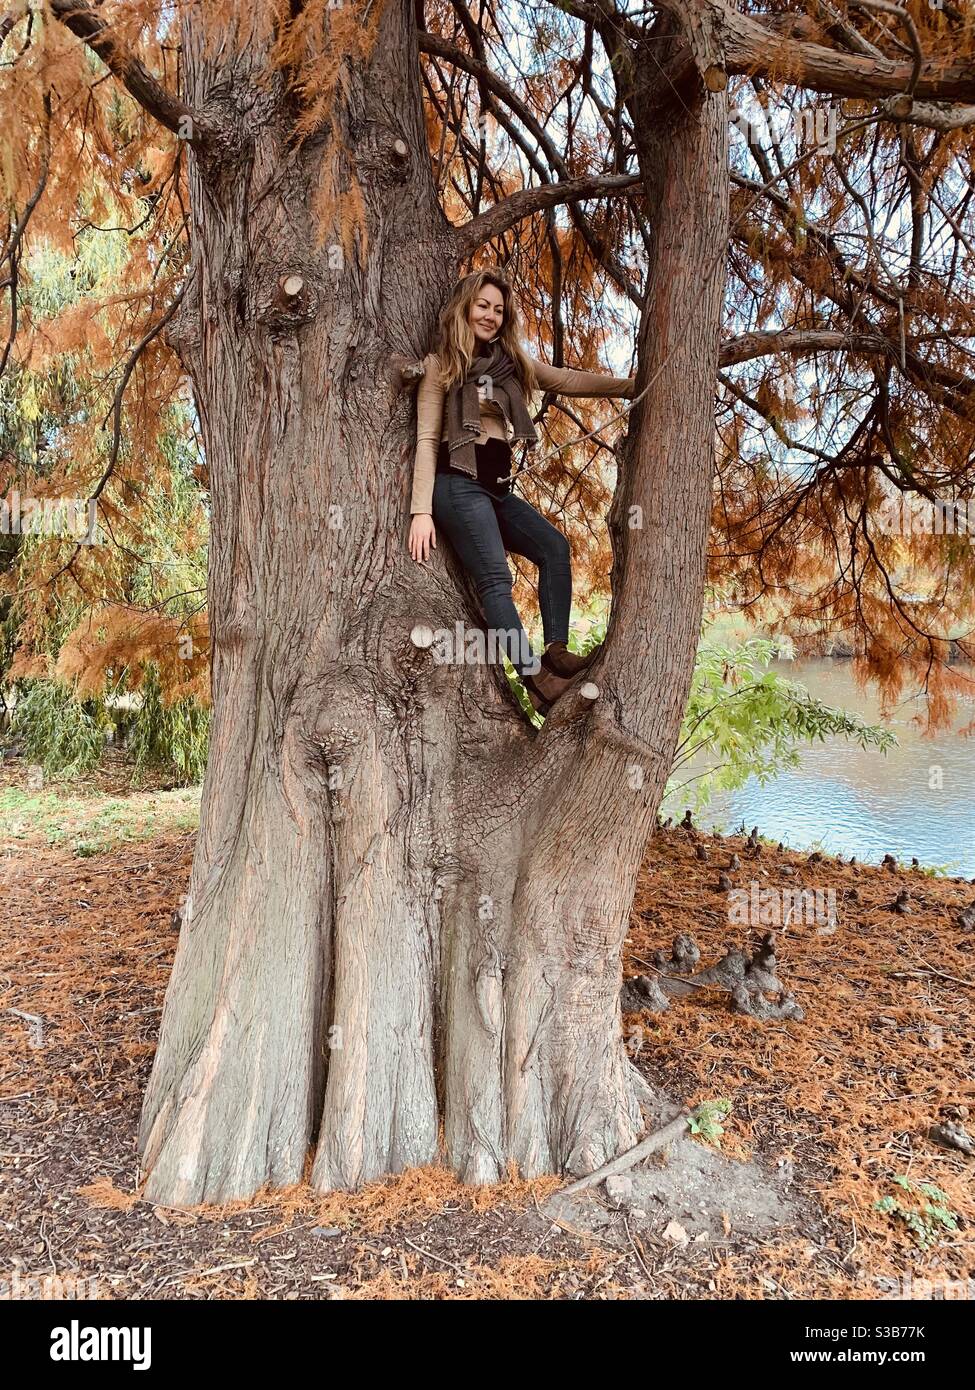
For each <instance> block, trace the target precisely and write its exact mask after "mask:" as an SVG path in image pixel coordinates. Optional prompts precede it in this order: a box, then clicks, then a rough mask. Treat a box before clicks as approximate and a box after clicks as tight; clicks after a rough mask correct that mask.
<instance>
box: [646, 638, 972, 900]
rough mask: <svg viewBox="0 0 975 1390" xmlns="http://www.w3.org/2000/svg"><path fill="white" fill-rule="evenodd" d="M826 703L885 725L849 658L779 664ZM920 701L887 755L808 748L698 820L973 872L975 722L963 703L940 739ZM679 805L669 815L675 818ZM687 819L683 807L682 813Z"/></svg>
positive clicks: (831, 742)
mask: <svg viewBox="0 0 975 1390" xmlns="http://www.w3.org/2000/svg"><path fill="white" fill-rule="evenodd" d="M775 669H776V670H777V671H779V672H781V674H782V675H784V676H787V677H788V678H790V679H792V680H796V681H800V682H801V683H802V684H803V685H805V686H806V688H807V689H808V690H809V691H810V693H811V694H813V695H815V696H817V697H818V698H819V699H821V700H823V701H825V702H826V703H827V704H830V705H833V706H836V707H838V708H842V709H848V710H853V711H855V712H856V713H857V714H860V715H862V716H863V717H864V718H866V719H868V720H869V721H870V722H871V723H880V722H881V721H880V716H879V702H878V700H877V699H876V697H875V696H874V695H873V694H872V693H870V692H868V693H866V694H864V693H862V692H861V691H860V690H858V689H857V686H856V683H855V682H854V679H853V673H852V667H851V663H850V662H849V661H842V660H835V661H834V660H830V659H828V658H827V659H823V660H819V661H802V662H798V661H796V662H778V663H776V664H775ZM919 711H920V712H923V701H922V699H921V698H920V697H917V696H915V697H914V698H913V699H907V700H904V701H902V702H901V703H900V704H899V705H898V706H897V708H896V709H895V710H894V711H893V714H892V716H891V718H890V720H889V722H888V727H890V728H891V729H893V731H894V733H895V734H896V735H897V738H898V740H899V746H898V747H896V748H892V749H891V750H890V752H888V753H886V754H885V753H881V752H878V751H877V750H875V749H867V750H862V749H860V748H858V747H857V746H856V745H855V744H852V743H848V742H847V741H846V740H845V739H828V740H827V741H826V742H825V743H817V744H815V745H808V746H806V747H804V748H803V749H802V750H801V759H802V761H801V765H800V766H799V767H798V768H796V769H794V770H793V771H790V772H785V773H783V774H782V775H781V776H779V777H777V778H775V779H773V780H772V781H770V782H767V783H766V784H765V786H760V785H759V784H758V783H757V782H756V781H755V779H754V778H752V779H750V780H749V781H748V783H746V785H745V786H744V787H742V788H741V789H740V790H739V791H736V792H730V793H729V792H726V793H721V794H719V795H717V796H715V798H714V799H713V801H712V802H711V803H710V805H709V806H708V807H707V808H706V810H703V811H701V812H700V814H699V815H698V816H697V817H696V819H697V821H698V823H699V824H700V825H701V826H702V827H708V828H713V827H716V828H718V829H723V830H727V831H731V830H735V829H737V828H738V826H740V825H741V824H742V822H744V823H745V824H746V825H747V826H748V828H749V829H751V827H752V826H753V825H757V826H758V829H759V832H760V834H762V835H765V836H768V837H769V838H772V839H775V840H782V841H784V843H785V844H786V845H788V846H790V847H791V848H793V849H814V848H821V849H823V850H824V851H825V852H828V853H831V854H844V855H847V856H849V855H851V854H854V855H856V857H857V858H858V859H859V860H861V861H864V862H866V863H878V862H879V861H880V860H881V859H882V858H883V856H884V855H885V854H892V855H894V857H895V858H896V859H898V860H901V861H906V862H907V863H908V864H909V863H910V862H911V859H912V858H913V857H916V858H917V859H918V860H919V861H920V863H921V864H922V865H924V866H925V867H938V866H942V867H947V869H948V871H949V872H950V873H951V874H953V875H964V876H965V877H966V878H968V877H973V876H975V737H971V736H966V735H960V734H958V733H957V732H955V730H957V729H959V728H961V727H962V726H963V725H965V724H967V723H968V722H969V721H970V720H971V719H972V718H973V716H975V704H973V703H970V702H968V701H965V702H963V703H961V704H960V705H959V713H958V716H957V718H956V719H955V722H954V726H953V729H951V730H945V731H944V732H943V733H940V734H938V735H936V736H935V737H934V738H933V739H932V738H926V737H923V736H922V734H921V733H920V731H919V729H918V728H917V726H916V725H915V724H913V723H912V721H913V719H914V718H915V716H916V715H917V714H918V712H919ZM672 805H673V807H674V808H676V807H677V806H678V805H679V799H678V798H674V799H673V802H672V803H671V802H668V804H667V810H666V812H665V814H670V815H674V816H675V819H676V818H678V817H677V816H676V813H675V810H672V809H671V806H672ZM680 812H681V814H683V807H682V806H681V808H680Z"/></svg>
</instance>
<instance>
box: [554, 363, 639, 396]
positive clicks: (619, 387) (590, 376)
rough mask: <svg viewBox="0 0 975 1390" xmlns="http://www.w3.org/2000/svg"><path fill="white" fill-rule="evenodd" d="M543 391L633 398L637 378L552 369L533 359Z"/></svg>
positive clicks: (567, 369)
mask: <svg viewBox="0 0 975 1390" xmlns="http://www.w3.org/2000/svg"><path fill="white" fill-rule="evenodd" d="M531 363H532V366H533V367H534V368H535V375H536V376H537V377H538V384H539V386H540V387H541V388H542V390H543V391H554V392H555V394H556V395H557V396H632V395H633V387H634V386H635V384H636V377H635V376H607V375H605V374H604V373H603V372H580V371H577V370H576V369H575V368H574V367H551V366H549V364H548V363H547V362H539V361H538V359H537V358H535V357H533V358H532V359H531Z"/></svg>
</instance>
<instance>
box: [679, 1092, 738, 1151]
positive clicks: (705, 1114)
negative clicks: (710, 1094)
mask: <svg viewBox="0 0 975 1390" xmlns="http://www.w3.org/2000/svg"><path fill="white" fill-rule="evenodd" d="M730 1113H731V1101H730V1100H706V1101H704V1102H702V1104H701V1105H698V1106H696V1107H695V1112H694V1113H693V1114H692V1115H690V1116H689V1117H688V1118H689V1121H690V1127H691V1133H692V1134H696V1135H698V1136H700V1138H701V1139H702V1140H703V1141H704V1143H705V1144H714V1145H715V1147H717V1148H720V1146H721V1139H722V1136H723V1135H724V1128H723V1126H722V1124H721V1121H722V1120H723V1119H724V1117H725V1116H726V1115H729V1114H730Z"/></svg>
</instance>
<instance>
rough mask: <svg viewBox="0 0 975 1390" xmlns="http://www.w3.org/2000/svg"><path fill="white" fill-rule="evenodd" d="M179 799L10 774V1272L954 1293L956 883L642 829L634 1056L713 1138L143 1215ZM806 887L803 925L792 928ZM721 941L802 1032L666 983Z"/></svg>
mask: <svg viewBox="0 0 975 1390" xmlns="http://www.w3.org/2000/svg"><path fill="white" fill-rule="evenodd" d="M197 799H198V798H197V796H196V794H195V793H193V792H190V791H183V790H179V789H170V788H166V787H164V786H159V785H156V786H152V785H149V786H144V787H142V788H141V789H138V790H136V789H133V788H132V785H131V773H130V770H129V768H128V767H127V765H126V764H125V761H124V759H123V758H122V757H121V756H119V755H115V756H114V757H113V758H112V759H110V760H107V761H106V764H105V766H104V767H103V768H102V769H101V770H100V771H99V773H98V774H97V775H95V776H93V777H91V778H89V779H86V782H85V784H84V786H83V787H78V786H77V785H69V786H67V787H62V788H50V787H47V788H44V787H41V788H37V787H35V786H33V785H32V784H31V781H30V777H29V770H28V769H27V768H26V767H25V766H24V765H23V763H22V762H21V761H20V760H19V759H17V758H12V759H8V760H6V761H5V762H4V763H3V764H2V766H0V881H2V883H3V886H4V907H5V911H4V913H3V915H2V918H0V1278H2V1279H6V1280H7V1281H8V1283H9V1280H10V1277H11V1276H12V1275H14V1274H17V1275H19V1276H20V1277H21V1278H22V1279H27V1278H31V1277H32V1278H35V1279H44V1278H45V1277H49V1276H53V1275H58V1276H60V1277H61V1278H62V1279H86V1280H95V1281H96V1282H95V1285H94V1286H93V1287H94V1288H95V1289H96V1290H97V1294H98V1296H100V1297H103V1298H175V1299H180V1298H234V1299H241V1298H243V1299H249V1298H254V1299H260V1298H296V1299H306V1298H345V1299H385V1298H394V1299H402V1298H450V1299H504V1298H531V1299H538V1298H540V1299H551V1298H555V1299H561V1298H569V1299H579V1298H583V1299H633V1298H692V1299H695V1298H725V1299H733V1298H747V1299H772V1300H775V1299H792V1298H809V1297H813V1298H862V1299H877V1298H885V1297H886V1298H890V1297H895V1298H896V1297H919V1296H920V1297H926V1296H934V1297H939V1296H944V1297H961V1296H962V1295H963V1294H966V1295H967V1296H968V1297H971V1296H972V1295H973V1294H975V1183H973V1181H972V1178H973V1172H975V1157H973V1156H972V1155H971V1153H970V1152H966V1151H965V1147H964V1143H965V1137H966V1135H970V1134H972V1133H973V1131H975V1116H973V1114H972V1108H973V1106H975V1082H973V1053H975V1048H973V1038H975V1027H973V1007H975V998H973V983H975V980H973V976H975V970H973V965H975V931H973V930H972V925H971V923H972V918H973V914H969V913H968V911H967V909H969V908H970V907H972V905H973V904H975V885H973V884H971V883H968V882H966V881H964V880H952V879H946V878H936V877H930V876H927V875H925V874H924V873H922V872H921V871H919V870H916V869H914V870H912V869H910V868H906V869H905V868H903V867H901V866H896V865H888V866H885V867H884V866H879V865H850V864H846V863H842V862H839V861H837V860H835V859H831V858H829V857H821V856H816V855H813V856H810V855H809V854H806V853H797V852H792V851H789V850H785V849H782V850H780V849H779V848H778V847H777V846H775V845H774V844H771V843H769V842H767V841H765V840H762V839H761V838H760V837H751V838H749V837H748V836H746V835H744V834H743V835H738V836H727V837H723V838H721V837H716V836H711V835H705V834H702V833H699V832H697V831H696V830H693V829H690V830H685V829H682V828H679V827H676V828H671V827H668V828H666V829H660V830H658V831H657V832H656V833H655V835H654V836H653V837H652V839H651V841H650V843H649V844H648V846H647V854H646V860H645V863H644V865H643V869H642V872H641V875H640V880H639V885H638V891H637V895H636V901H635V903H634V909H633V913H632V918H631V922H630V930H629V934H628V937H627V941H626V948H625V958H624V974H625V976H626V977H627V978H628V984H627V986H626V989H625V991H624V1008H625V1012H624V1030H625V1036H626V1045H627V1047H628V1049H629V1051H630V1054H631V1056H632V1057H633V1059H634V1061H635V1063H636V1065H637V1066H638V1067H639V1068H640V1070H641V1071H642V1072H643V1073H644V1075H645V1076H646V1077H647V1078H648V1080H649V1081H650V1082H651V1084H652V1085H653V1087H654V1088H656V1090H657V1094H658V1096H659V1098H660V1113H659V1117H658V1118H659V1119H661V1120H664V1119H667V1118H669V1117H670V1116H671V1115H672V1114H674V1113H675V1112H676V1111H677V1109H678V1107H679V1106H681V1105H686V1106H689V1107H699V1106H703V1107H704V1108H705V1110H708V1111H709V1112H710V1113H712V1114H713V1115H714V1116H717V1117H719V1118H718V1119H717V1120H716V1122H715V1123H713V1124H712V1125H711V1127H710V1128H709V1129H708V1130H707V1131H706V1132H705V1133H702V1134H699V1135H696V1136H692V1135H685V1136H683V1137H681V1138H679V1139H677V1140H675V1141H674V1142H673V1143H671V1144H670V1145H669V1146H668V1147H667V1148H666V1149H664V1150H663V1151H662V1152H661V1153H658V1154H655V1155H653V1156H652V1157H651V1158H649V1159H647V1160H646V1161H645V1162H644V1164H642V1165H641V1166H640V1167H639V1168H636V1169H633V1170H632V1171H631V1172H630V1173H628V1174H624V1175H621V1176H620V1177H619V1178H616V1179H610V1181H609V1183H608V1184H604V1183H600V1184H599V1185H597V1186H595V1187H593V1188H592V1189H591V1190H589V1191H588V1192H586V1193H583V1194H580V1195H578V1196H576V1197H575V1198H574V1199H573V1200H572V1202H571V1203H569V1202H568V1200H566V1202H563V1203H561V1204H560V1203H559V1199H558V1197H557V1195H556V1194H557V1193H558V1190H559V1189H560V1188H561V1187H562V1186H563V1184H562V1183H561V1182H560V1181H559V1180H558V1179H554V1178H552V1179H546V1180H543V1181H532V1182H526V1181H522V1180H521V1179H520V1178H519V1177H518V1175H517V1174H516V1173H512V1174H511V1176H510V1179H509V1180H508V1181H507V1182H505V1183H502V1184H499V1185H497V1186H493V1187H489V1188H464V1187H462V1186H461V1185H460V1184H458V1183H457V1182H456V1181H455V1180H454V1179H453V1178H452V1177H451V1176H450V1175H449V1174H448V1173H445V1172H443V1171H440V1170H437V1169H418V1170H414V1171H411V1172H408V1173H404V1174H401V1175H399V1176H397V1177H395V1178H393V1179H390V1180H389V1181H387V1182H382V1183H376V1184H373V1185H371V1186H370V1187H368V1188H366V1189H365V1190H363V1191H362V1192H359V1193H354V1194H348V1193H334V1194H328V1195H321V1194H317V1193H315V1192H314V1191H312V1190H311V1188H310V1187H308V1186H307V1185H298V1186H295V1187H293V1188H289V1189H286V1190H283V1191H275V1192H266V1193H262V1194H259V1195H258V1196H257V1197H255V1198H254V1199H253V1200H252V1201H250V1202H247V1203H232V1204H228V1205H226V1206H223V1207H219V1208H198V1209H192V1210H177V1209H171V1208H162V1207H159V1206H155V1205H152V1204H150V1203H148V1202H146V1201H144V1200H143V1199H142V1197H141V1192H140V1186H139V1181H138V1163H137V1155H136V1150H135V1135H136V1130H137V1125H138V1117H139V1107H140V1101H141V1096H142V1092H143V1089H144V1086H145V1083H146V1080H147V1077H148V1074H149V1068H150V1065H151V1062H152V1056H153V1050H154V1045H155V1037H156V1030H157V1027H158V1022H159V1014H160V1009H161V1006H162V999H163V993H164V990H165V986H166V981H167V978H168V973H169V969H170V965H171V962H172V957H173V953H174V951H175V947H176V942H177V939H178V938H177V932H176V930H175V929H174V927H173V925H172V917H173V912H174V910H175V909H176V908H177V907H178V906H179V904H180V901H181V899H182V896H183V894H184V892H185V887H186V883H187V880H188V876H189V870H190V862H191V857H192V851H193V839H194V833H195V831H194V822H195V808H196V801H197ZM753 885H754V886H753ZM797 889H807V890H809V895H810V896H809V897H808V898H807V899H805V900H804V901H805V902H806V903H807V904H808V905H809V906H810V907H811V906H812V905H813V903H815V909H816V910H815V914H813V912H812V911H806V912H805V915H804V916H803V915H802V914H800V915H799V916H798V917H797V915H796V913H795V912H793V920H791V921H784V920H783V917H784V916H787V915H788V904H789V897H788V892H789V891H791V892H793V897H792V902H793V905H794V904H795V902H796V898H795V895H794V890H797ZM736 893H737V894H739V895H740V896H738V897H733V896H732V895H733V894H736ZM746 897H747V902H748V904H749V912H750V916H747V917H746V918H745V919H744V920H743V919H742V914H741V910H740V908H741V904H742V903H743V902H745V900H746ZM898 901H899V902H900V906H899V907H895V906H894V905H895V903H897V902H898ZM732 902H734V903H737V904H738V909H737V910H736V912H735V913H732V914H729V903H732ZM756 904H757V913H756ZM783 905H784V908H783ZM824 905H826V910H825V911H824V910H822V909H823V907H824ZM780 908H783V910H780ZM678 937H681V938H689V939H690V941H691V943H692V945H691V946H689V945H688V942H687V941H684V942H683V943H682V945H681V947H680V948H679V950H678V952H677V953H676V954H673V943H674V941H675V939H676V938H678ZM763 941H764V945H763ZM729 948H730V949H732V950H742V951H744V952H745V953H746V954H747V955H749V956H750V955H752V954H753V953H754V952H755V951H756V950H760V949H763V950H764V951H765V953H766V956H765V958H764V959H766V960H767V958H768V953H769V952H770V951H771V952H774V959H775V965H774V970H775V973H776V975H777V978H778V979H779V981H780V982H781V984H782V985H783V986H784V987H785V989H787V990H788V991H789V992H790V993H791V995H792V996H793V997H794V1001H795V1004H796V1005H797V1006H798V1008H799V1010H801V1013H802V1017H801V1018H797V1017H775V1016H772V1017H766V1018H756V1017H753V1016H751V1015H750V1014H747V1013H742V1012H739V1011H738V1010H737V1008H736V1006H735V1000H734V996H733V995H732V994H731V993H730V992H729V989H728V988H726V987H725V986H724V985H723V984H722V983H720V982H714V978H715V977H712V976H709V977H708V982H705V983H703V984H702V983H700V982H696V983H691V984H688V983H687V981H688V979H689V978H690V979H693V977H694V976H695V975H700V974H701V972H702V971H705V970H707V969H708V968H709V967H712V966H713V965H714V964H715V963H716V962H718V961H719V960H720V959H721V958H722V957H723V956H724V955H725V954H726V952H727V951H728V950H729ZM689 950H690V951H691V955H690V956H688V955H687V954H686V953H687V952H688V951H689ZM658 952H660V953H661V955H659V956H658V954H657V953H658ZM695 952H696V953H697V955H696V956H695V954H694V953H695ZM682 953H683V954H682ZM638 977H643V978H642V980H639V984H637V980H638ZM648 982H649V983H650V984H651V985H652V984H657V985H662V986H665V987H666V991H665V995H666V1007H660V1006H659V1005H660V998H659V995H657V994H656V993H655V992H654V991H653V990H652V989H651V990H650V992H649V993H648V992H647V991H648V988H649V986H648ZM641 991H642V992H641ZM722 1102H724V1103H725V1104H720V1103H722ZM725 1112H726V1113H725ZM648 1123H652V1121H651V1120H650V1118H649V1116H648ZM946 1137H947V1142H946ZM952 1138H953V1139H954V1141H955V1142H952ZM959 1143H960V1144H961V1145H962V1147H957V1146H956V1145H957V1144H959Z"/></svg>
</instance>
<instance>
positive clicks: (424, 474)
mask: <svg viewBox="0 0 975 1390" xmlns="http://www.w3.org/2000/svg"><path fill="white" fill-rule="evenodd" d="M531 363H532V366H533V367H534V368H535V375H536V377H537V378H538V384H539V386H540V388H541V389H542V390H543V391H554V392H555V394H556V395H559V396H632V395H633V386H634V383H635V382H636V377H634V376H606V375H604V374H603V373H602V372H581V371H577V370H576V369H575V368H574V367H550V366H549V364H548V363H547V362H539V361H538V360H537V359H536V358H534V357H533V358H531ZM423 369H424V370H423V377H422V378H421V380H420V384H419V386H418V387H417V393H416V460H415V462H414V465H413V497H412V500H411V502H410V512H411V514H414V515H415V514H416V513H417V512H425V513H432V512H433V484H434V481H435V478H436V472H437V451H438V450H439V448H440V441H441V440H442V439H446V438H447V422H446V420H445V418H444V417H445V414H446V412H445V410H444V400H445V398H446V392H445V391H444V389H443V387H442V386H441V384H440V361H439V359H438V357H437V354H436V353H435V352H428V353H427V355H426V357H424V359H423ZM481 426H482V428H481V433H480V434H479V435H478V436H477V438H476V439H475V440H474V443H475V444H484V443H485V442H486V441H487V439H488V437H489V436H490V437H493V438H495V439H503V440H507V421H506V420H505V418H504V415H503V413H502V411H501V407H500V405H499V404H498V403H497V401H494V400H486V399H484V397H483V396H482V398H481Z"/></svg>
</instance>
